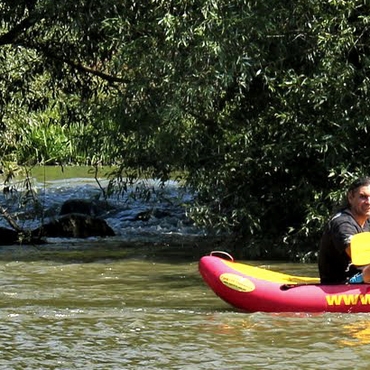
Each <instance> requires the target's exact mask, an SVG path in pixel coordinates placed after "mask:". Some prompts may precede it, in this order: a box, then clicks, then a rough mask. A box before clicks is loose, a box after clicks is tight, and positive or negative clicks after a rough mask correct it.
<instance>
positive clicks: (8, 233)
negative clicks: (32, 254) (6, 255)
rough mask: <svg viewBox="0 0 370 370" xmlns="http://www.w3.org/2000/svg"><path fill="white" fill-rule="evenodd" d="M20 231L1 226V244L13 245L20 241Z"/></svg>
mask: <svg viewBox="0 0 370 370" xmlns="http://www.w3.org/2000/svg"><path fill="white" fill-rule="evenodd" d="M18 241H19V239H18V232H17V231H15V230H12V229H7V228H6V227H0V245H12V244H16V243H18Z"/></svg>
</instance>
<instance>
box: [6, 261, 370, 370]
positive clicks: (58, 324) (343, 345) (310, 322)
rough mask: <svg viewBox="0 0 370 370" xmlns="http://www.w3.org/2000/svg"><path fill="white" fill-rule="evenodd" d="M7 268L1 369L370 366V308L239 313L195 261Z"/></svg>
mask: <svg viewBox="0 0 370 370" xmlns="http://www.w3.org/2000/svg"><path fill="white" fill-rule="evenodd" d="M273 267H276V268H278V269H280V270H284V269H286V270H290V271H292V270H294V271H296V272H298V273H300V274H304V273H305V272H306V271H307V269H308V267H307V266H305V265H292V264H290V265H286V266H284V265H276V266H273ZM0 273H1V278H2V290H1V301H0V302H1V303H0V304H1V310H0V325H1V327H0V338H1V341H0V352H1V357H0V368H1V369H322V368H326V369H365V368H366V369H367V368H368V366H369V365H368V364H369V361H370V351H369V350H370V320H369V316H368V315H366V314H352V315H351V314H315V315H310V314H293V313H292V314H264V313H253V314H246V313H240V312H237V311H236V310H234V309H232V308H230V307H229V306H228V305H227V304H226V303H224V302H222V301H221V300H220V299H219V298H218V297H216V296H214V294H213V293H212V292H211V291H210V290H209V289H208V288H207V287H206V286H205V285H204V284H203V282H202V280H201V278H200V276H199V274H198V271H197V262H196V261H184V260H182V261H181V262H179V261H177V262H175V263H170V262H168V261H161V260H158V259H155V258H145V257H143V258H137V259H122V260H118V261H117V260H116V261H114V260H109V259H102V260H99V261H95V262H90V263H87V262H70V261H66V262H63V261H27V262H16V261H13V262H9V261H4V262H0Z"/></svg>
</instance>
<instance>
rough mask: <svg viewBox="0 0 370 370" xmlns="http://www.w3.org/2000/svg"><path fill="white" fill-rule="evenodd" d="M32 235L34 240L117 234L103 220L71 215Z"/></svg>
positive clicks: (54, 221)
mask: <svg viewBox="0 0 370 370" xmlns="http://www.w3.org/2000/svg"><path fill="white" fill-rule="evenodd" d="M31 235H32V237H34V238H40V237H50V238H88V237H91V236H102V237H105V236H114V235H115V233H114V231H113V229H112V228H111V227H110V226H109V225H108V224H107V223H106V221H105V220H103V219H100V218H97V217H91V216H89V215H84V214H81V213H69V214H66V215H63V216H60V217H59V218H57V219H55V220H52V221H51V222H49V223H47V224H45V225H42V226H40V227H38V228H37V229H35V230H32V232H31Z"/></svg>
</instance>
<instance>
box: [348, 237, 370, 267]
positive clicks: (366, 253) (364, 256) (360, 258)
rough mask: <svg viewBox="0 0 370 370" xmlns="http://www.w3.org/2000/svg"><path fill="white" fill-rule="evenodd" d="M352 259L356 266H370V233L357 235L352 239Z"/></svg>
mask: <svg viewBox="0 0 370 370" xmlns="http://www.w3.org/2000/svg"><path fill="white" fill-rule="evenodd" d="M351 259H352V263H353V264H354V265H356V266H364V265H368V264H370V232H363V233H359V234H355V235H353V236H352V238H351Z"/></svg>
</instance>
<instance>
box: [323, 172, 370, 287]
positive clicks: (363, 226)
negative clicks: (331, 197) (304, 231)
mask: <svg viewBox="0 0 370 370" xmlns="http://www.w3.org/2000/svg"><path fill="white" fill-rule="evenodd" d="M369 218H370V177H363V178H359V179H357V180H356V181H354V182H353V183H352V184H351V185H350V187H349V189H348V191H347V195H346V203H345V206H344V207H343V208H342V209H341V210H340V211H339V212H338V213H337V214H335V216H334V217H332V219H331V220H330V221H329V222H328V224H327V225H326V227H325V229H324V233H323V235H322V238H321V241H320V249H319V273H320V279H321V283H323V284H343V283H346V282H349V283H350V284H358V283H370V265H368V266H365V267H363V268H361V269H359V268H357V267H356V266H354V265H352V264H351V248H350V241H351V237H352V236H353V235H354V234H357V233H361V232H364V231H370V222H369Z"/></svg>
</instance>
